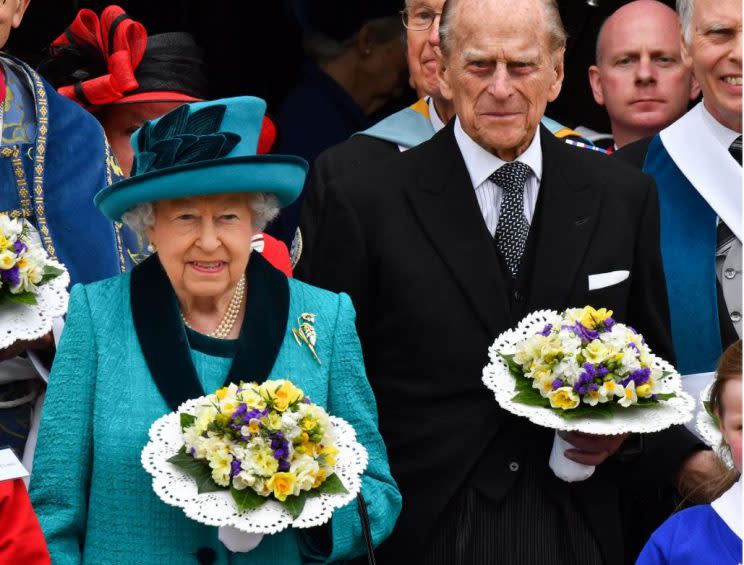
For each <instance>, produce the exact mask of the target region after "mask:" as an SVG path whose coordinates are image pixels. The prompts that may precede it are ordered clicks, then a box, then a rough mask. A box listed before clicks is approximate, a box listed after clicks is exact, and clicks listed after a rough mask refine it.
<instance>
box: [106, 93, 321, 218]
mask: <svg viewBox="0 0 744 565" xmlns="http://www.w3.org/2000/svg"><path fill="white" fill-rule="evenodd" d="M265 112H266V103H265V102H264V101H263V100H261V99H260V98H255V97H253V96H240V97H237V98H224V99H221V100H213V101H208V102H194V103H191V104H184V105H182V106H179V107H178V108H176V109H174V110H171V111H170V112H168V113H167V114H165V115H164V116H161V117H160V118H158V119H157V120H152V121H149V122H145V125H143V126H142V127H141V128H140V129H138V130H137V131H136V132H135V133H134V134H133V135H132V140H131V142H132V147H134V164H133V166H132V176H131V177H130V178H128V179H124V180H122V181H119V182H116V183H114V184H112V185H111V186H108V187H106V188H104V189H103V190H101V191H100V192H99V193H98V194H96V196H95V199H94V202H95V204H96V206H98V208H99V210H101V212H103V213H104V214H105V215H106V216H107V217H108V218H109V219H111V220H114V221H118V220H120V219H121V216H122V214H123V213H124V212H126V211H127V210H129V209H130V208H132V207H134V206H136V205H137V204H141V203H143V202H153V201H157V200H167V199H172V198H184V197H189V196H203V195H209V194H225V193H235V192H269V193H272V194H274V195H276V197H277V198H278V199H279V203H280V204H281V206H282V207H284V206H287V205H288V204H291V203H292V202H294V200H295V199H296V198H297V197H298V196H299V194H300V192H301V191H302V187H303V185H304V183H305V176H306V174H307V169H308V165H307V162H306V161H305V160H303V159H301V158H300V157H295V156H292V155H271V154H266V153H265V151H267V150H268V148H267V147H266V146H267V145H269V146H270V145H271V142H273V124H272V123H271V121H270V120H268V118H265V116H264V114H265ZM267 135H268V137H270V141H269V142H268V144H267V142H266V139H267Z"/></svg>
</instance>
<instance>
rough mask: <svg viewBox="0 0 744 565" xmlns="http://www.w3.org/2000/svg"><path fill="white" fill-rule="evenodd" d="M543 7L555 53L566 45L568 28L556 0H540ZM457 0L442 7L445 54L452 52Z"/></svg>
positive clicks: (551, 45)
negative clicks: (565, 26) (564, 25)
mask: <svg viewBox="0 0 744 565" xmlns="http://www.w3.org/2000/svg"><path fill="white" fill-rule="evenodd" d="M540 4H541V5H542V7H543V10H544V13H545V19H546V25H547V27H548V38H549V46H550V50H551V51H552V52H553V53H555V52H557V51H560V50H561V49H565V47H566V40H567V36H566V29H565V28H564V27H563V21H562V20H561V13H560V11H559V10H558V4H557V3H556V0H540ZM456 7H457V0H447V1H446V2H445V3H444V7H443V8H442V17H441V18H440V20H439V47H440V49H441V50H442V53H444V55H445V56H449V54H450V53H451V52H452V27H453V26H454V25H455V23H454V21H453V20H454V19H455V17H454V15H455V9H456Z"/></svg>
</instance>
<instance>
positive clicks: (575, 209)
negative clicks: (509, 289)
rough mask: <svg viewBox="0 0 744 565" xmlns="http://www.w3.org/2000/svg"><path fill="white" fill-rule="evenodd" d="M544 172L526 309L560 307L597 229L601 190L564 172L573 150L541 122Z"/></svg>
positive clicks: (576, 285)
mask: <svg viewBox="0 0 744 565" xmlns="http://www.w3.org/2000/svg"><path fill="white" fill-rule="evenodd" d="M540 134H541V135H542V137H541V139H540V141H541V144H542V151H543V176H542V179H541V182H540V192H539V197H538V206H537V210H536V213H537V214H539V218H540V220H539V232H538V238H537V242H536V246H535V262H534V265H533V268H532V277H531V280H530V281H529V289H530V291H529V298H528V302H527V312H531V311H533V310H538V309H542V308H556V309H561V308H564V307H567V306H581V304H566V302H567V301H568V300H569V297H570V296H571V294H572V292H573V291H575V290H576V289H577V288H581V285H582V284H584V283H582V281H580V280H578V279H577V276H578V270H579V268H580V267H581V264H582V261H583V259H584V255H585V253H586V250H587V247H588V245H589V242H590V241H591V239H592V235H593V233H594V231H595V229H596V227H597V226H596V222H597V221H598V211H599V205H600V201H601V191H600V190H598V189H597V187H591V186H590V184H589V183H588V182H587V181H586V179H584V178H583V177H582V176H581V171H568V170H566V168H565V165H564V163H566V162H568V163H574V162H575V160H573V159H570V158H569V159H564V156H567V155H566V154H567V153H570V152H571V151H574V150H575V149H573V148H571V147H569V146H568V145H565V144H564V143H563V142H561V141H560V140H557V139H556V138H555V137H553V136H552V135H551V134H550V132H548V131H547V130H546V129H545V128H543V127H542V126H541V127H540Z"/></svg>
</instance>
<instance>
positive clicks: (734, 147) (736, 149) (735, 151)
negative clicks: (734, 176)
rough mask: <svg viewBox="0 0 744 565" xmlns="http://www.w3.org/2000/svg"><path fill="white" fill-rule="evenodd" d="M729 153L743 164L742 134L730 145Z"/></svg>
mask: <svg viewBox="0 0 744 565" xmlns="http://www.w3.org/2000/svg"><path fill="white" fill-rule="evenodd" d="M729 153H731V156H732V157H733V158H734V159H736V162H737V163H739V165H741V136H739V137H737V138H736V139H735V140H734V142H733V143H732V144H731V145H729Z"/></svg>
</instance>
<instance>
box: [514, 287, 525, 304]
mask: <svg viewBox="0 0 744 565" xmlns="http://www.w3.org/2000/svg"><path fill="white" fill-rule="evenodd" d="M513 296H514V302H524V294H522V293H521V292H519V291H518V290H515V291H514V294H513Z"/></svg>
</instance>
